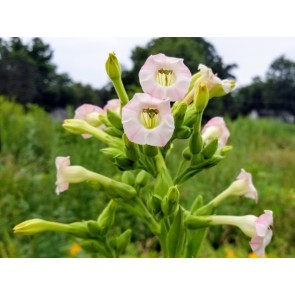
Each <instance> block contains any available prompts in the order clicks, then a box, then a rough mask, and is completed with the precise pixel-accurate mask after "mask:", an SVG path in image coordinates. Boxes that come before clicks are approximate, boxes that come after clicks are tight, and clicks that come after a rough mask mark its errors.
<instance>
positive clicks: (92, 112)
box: [74, 104, 105, 138]
mask: <svg viewBox="0 0 295 295" xmlns="http://www.w3.org/2000/svg"><path fill="white" fill-rule="evenodd" d="M98 115H105V111H104V110H103V109H102V108H100V107H98V106H95V105H92V104H83V105H81V106H79V107H78V108H77V109H76V110H75V116H74V119H79V120H84V121H86V122H87V123H88V124H90V125H91V126H94V127H99V126H101V124H102V123H101V121H100V120H99V118H98ZM81 135H82V137H83V138H90V137H91V135H90V134H81Z"/></svg>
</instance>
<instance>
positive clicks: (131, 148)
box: [122, 133, 139, 161]
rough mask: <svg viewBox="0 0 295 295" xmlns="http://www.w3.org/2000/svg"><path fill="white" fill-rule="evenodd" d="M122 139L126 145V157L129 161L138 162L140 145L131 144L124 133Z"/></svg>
mask: <svg viewBox="0 0 295 295" xmlns="http://www.w3.org/2000/svg"><path fill="white" fill-rule="evenodd" d="M122 139H123V141H124V144H125V151H126V156H127V158H128V159H130V160H132V161H137V160H138V159H139V148H138V144H136V143H133V142H131V141H130V140H129V139H128V138H127V136H126V134H125V133H124V134H123V136H122Z"/></svg>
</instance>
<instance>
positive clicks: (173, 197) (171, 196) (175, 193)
mask: <svg viewBox="0 0 295 295" xmlns="http://www.w3.org/2000/svg"><path fill="white" fill-rule="evenodd" d="M179 195H180V193H179V190H178V188H177V185H174V186H172V187H170V188H169V190H168V193H167V197H168V200H169V201H170V202H171V203H178V201H179Z"/></svg>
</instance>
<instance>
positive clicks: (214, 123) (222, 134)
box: [202, 117, 230, 147]
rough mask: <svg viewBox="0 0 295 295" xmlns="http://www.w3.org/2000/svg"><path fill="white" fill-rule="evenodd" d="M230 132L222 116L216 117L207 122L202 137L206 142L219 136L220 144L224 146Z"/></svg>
mask: <svg viewBox="0 0 295 295" xmlns="http://www.w3.org/2000/svg"><path fill="white" fill-rule="evenodd" d="M229 136H230V133H229V131H228V129H227V127H226V125H225V122H224V119H223V118H222V117H214V118H212V119H211V120H209V121H208V122H207V124H206V125H205V126H204V127H203V130H202V137H203V140H204V141H205V142H207V141H209V140H211V139H213V138H215V137H217V138H218V146H219V147H223V146H225V145H226V143H227V140H228V138H229Z"/></svg>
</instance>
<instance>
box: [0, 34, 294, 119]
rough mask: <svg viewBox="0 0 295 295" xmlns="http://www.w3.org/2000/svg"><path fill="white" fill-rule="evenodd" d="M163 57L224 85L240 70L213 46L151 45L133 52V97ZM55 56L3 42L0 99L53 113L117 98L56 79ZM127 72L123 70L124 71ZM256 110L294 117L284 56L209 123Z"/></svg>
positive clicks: (216, 105)
mask: <svg viewBox="0 0 295 295" xmlns="http://www.w3.org/2000/svg"><path fill="white" fill-rule="evenodd" d="M157 53H164V54H166V55H168V56H175V57H179V58H183V59H184V62H185V64H186V65H187V66H188V67H189V68H190V70H191V72H192V73H196V72H197V71H198V65H199V64H200V63H203V64H205V65H206V66H208V67H210V68H212V70H213V72H214V73H218V75H219V77H220V78H222V79H226V78H234V75H233V74H232V70H233V69H234V68H235V67H236V66H237V65H236V64H228V65H227V64H224V62H223V60H222V58H221V57H220V56H219V55H218V54H217V52H216V50H215V48H214V46H213V45H212V44H210V43H209V42H207V41H206V40H205V39H204V38H197V37H193V38H183V37H176V38H174V37H168V38H156V39H153V40H151V41H150V42H149V43H148V44H147V45H145V46H143V47H136V48H134V49H133V50H132V53H131V60H132V62H133V66H132V68H131V69H130V70H123V73H122V78H123V81H124V85H125V87H126V89H127V92H128V94H129V97H130V98H132V96H133V94H134V93H136V92H142V89H141V87H140V84H139V79H138V72H139V70H140V68H141V66H142V65H143V63H144V62H145V61H146V59H147V57H148V56H149V55H151V54H157ZM52 57H53V50H52V49H51V48H50V46H49V45H48V44H46V43H44V42H43V41H42V40H41V39H40V38H34V39H32V41H31V42H30V43H29V44H24V43H23V42H22V40H21V39H20V38H11V39H10V40H4V39H0V95H5V96H7V97H9V98H10V100H12V101H17V102H20V103H23V104H26V103H35V104H38V105H40V106H42V107H44V108H45V109H46V110H47V111H51V110H53V109H54V108H57V107H66V106H67V105H73V106H74V107H76V106H78V105H80V104H82V103H85V102H87V103H92V104H95V105H99V106H103V105H104V104H105V103H106V101H107V100H109V99H111V98H115V97H117V95H116V93H115V91H114V88H113V87H112V85H111V83H108V84H107V85H105V86H104V87H102V88H101V89H93V88H92V87H91V86H90V85H83V84H81V83H76V82H74V81H72V80H71V78H70V77H69V76H68V75H67V74H65V73H63V74H58V73H57V67H56V65H54V64H53V63H52ZM123 69H124V67H123ZM252 110H256V111H258V112H260V113H262V112H269V113H270V112H272V113H273V114H276V113H277V114H279V113H281V112H288V113H291V114H293V116H295V62H294V61H291V60H289V59H287V58H286V57H285V56H280V57H278V58H277V59H275V60H274V61H273V63H272V64H271V65H270V67H269V70H268V71H267V74H266V76H265V77H264V78H261V77H256V78H254V79H253V82H252V83H251V84H250V85H248V86H245V87H241V88H240V89H237V90H235V91H234V92H233V93H232V94H229V95H226V96H225V97H223V98H222V99H218V98H217V99H214V102H213V101H212V102H210V103H209V105H208V108H207V109H206V112H205V115H206V116H208V117H211V116H214V115H219V114H221V113H222V114H227V115H228V116H230V117H231V118H235V117H237V116H238V115H239V114H243V115H247V114H249V113H250V112H251V111H252Z"/></svg>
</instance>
